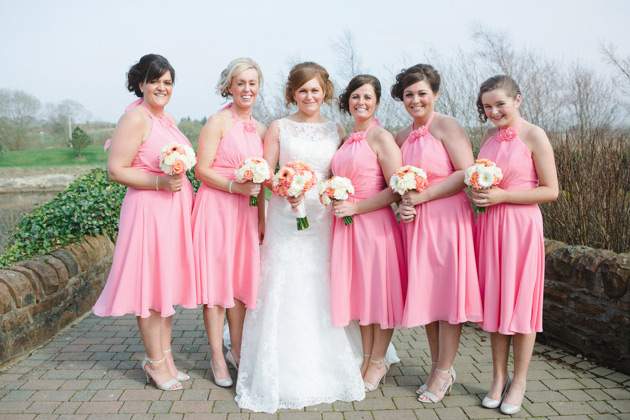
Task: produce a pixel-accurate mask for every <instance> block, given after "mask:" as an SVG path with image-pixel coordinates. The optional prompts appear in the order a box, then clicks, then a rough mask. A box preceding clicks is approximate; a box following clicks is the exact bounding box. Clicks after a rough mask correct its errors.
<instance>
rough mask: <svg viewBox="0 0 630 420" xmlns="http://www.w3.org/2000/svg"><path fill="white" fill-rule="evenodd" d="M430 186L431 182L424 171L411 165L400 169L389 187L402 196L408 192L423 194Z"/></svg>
mask: <svg viewBox="0 0 630 420" xmlns="http://www.w3.org/2000/svg"><path fill="white" fill-rule="evenodd" d="M428 186H429V181H428V180H427V174H426V173H425V172H424V170H422V169H421V168H416V167H415V166H411V165H407V166H403V167H402V168H400V169H398V170H397V171H396V172H395V173H394V175H392V177H391V178H390V179H389V187H390V188H391V189H392V191H394V192H395V193H398V194H400V195H403V194H404V193H406V192H408V191H418V192H422V191H424V190H425V189H426V188H427V187H428Z"/></svg>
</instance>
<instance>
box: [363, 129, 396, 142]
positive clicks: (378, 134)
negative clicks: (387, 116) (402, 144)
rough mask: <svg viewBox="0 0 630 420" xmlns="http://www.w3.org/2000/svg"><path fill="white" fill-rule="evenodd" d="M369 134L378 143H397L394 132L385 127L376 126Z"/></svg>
mask: <svg viewBox="0 0 630 420" xmlns="http://www.w3.org/2000/svg"><path fill="white" fill-rule="evenodd" d="M369 134H370V135H371V137H372V139H373V141H374V142H375V143H376V144H379V145H384V146H386V145H391V144H394V143H396V140H394V136H392V133H390V132H389V131H387V130H385V129H384V128H383V127H374V128H373V129H372V130H371V132H370V133H369Z"/></svg>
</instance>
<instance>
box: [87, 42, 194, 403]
mask: <svg viewBox="0 0 630 420" xmlns="http://www.w3.org/2000/svg"><path fill="white" fill-rule="evenodd" d="M127 77H128V85H127V87H128V89H129V91H131V92H134V93H135V94H136V96H138V97H140V98H141V99H139V100H138V101H136V102H134V103H133V104H131V105H130V106H128V107H127V109H126V113H125V114H124V115H123V116H122V117H121V118H120V120H119V121H118V125H117V126H116V131H115V132H114V135H113V137H112V140H111V150H110V152H109V158H108V162H107V170H108V173H109V178H110V179H111V180H112V181H115V182H117V183H119V184H122V185H125V186H127V187H128V188H127V194H126V195H125V199H124V200H123V204H122V208H121V210H120V228H119V232H118V239H117V241H116V250H115V251H114V261H113V262H112V268H111V271H110V273H109V278H108V279H107V284H106V285H105V288H104V289H103V293H102V294H101V296H100V297H99V299H98V301H97V302H96V304H95V305H94V313H95V314H96V315H98V316H121V315H124V314H129V313H131V314H134V315H136V319H137V321H138V328H139V329H140V335H141V336H142V341H143V342H144V347H145V349H146V352H147V357H146V358H145V359H144V361H143V362H142V368H143V369H144V371H145V374H146V375H147V376H146V378H147V382H148V381H149V377H151V379H153V381H154V382H155V384H156V385H157V387H158V388H160V389H163V390H165V391H170V390H178V389H182V385H181V383H180V381H185V380H187V379H189V377H188V375H186V374H184V373H182V372H178V371H177V369H176V368H175V363H174V361H173V356H172V353H171V330H172V316H173V314H174V313H175V310H174V309H173V306H174V305H182V306H185V307H187V308H195V307H196V306H197V302H196V298H195V281H194V274H195V273H194V260H193V250H192V230H191V227H190V224H191V220H190V216H191V212H192V206H193V197H194V193H193V190H192V186H191V185H190V182H188V179H187V178H186V177H185V176H184V175H165V174H164V172H162V171H161V170H160V167H159V160H158V156H159V153H160V150H161V149H162V147H163V146H164V145H166V144H167V143H169V142H172V141H175V142H177V143H180V144H184V145H186V146H190V147H192V146H191V144H190V142H189V141H188V139H187V138H186V137H185V136H184V135H183V134H182V133H181V132H180V131H179V130H178V129H177V125H176V124H175V120H174V119H173V117H172V116H171V115H169V114H167V113H166V112H164V107H165V106H166V104H167V103H168V102H169V100H170V98H171V92H172V89H173V82H174V81H175V71H174V70H173V67H171V65H170V64H169V62H168V61H167V60H166V58H164V57H162V56H159V55H155V54H148V55H145V56H144V57H142V58H141V59H140V61H139V62H138V63H137V64H135V65H134V66H132V67H131V68H130V69H129V73H128V74H127Z"/></svg>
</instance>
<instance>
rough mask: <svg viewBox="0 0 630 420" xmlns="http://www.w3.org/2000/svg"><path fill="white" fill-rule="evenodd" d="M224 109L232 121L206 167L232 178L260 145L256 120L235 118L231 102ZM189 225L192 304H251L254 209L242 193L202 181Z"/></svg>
mask: <svg viewBox="0 0 630 420" xmlns="http://www.w3.org/2000/svg"><path fill="white" fill-rule="evenodd" d="M226 108H228V109H229V110H230V112H231V113H232V116H233V117H234V121H235V124H234V126H232V128H231V129H230V130H229V131H228V132H227V134H226V135H225V136H224V137H223V138H222V139H221V142H220V143H219V148H218V149H217V152H216V155H215V158H214V162H213V163H212V169H214V170H215V171H216V172H217V173H219V174H220V175H222V176H224V177H226V178H229V179H231V180H233V179H235V176H234V171H235V169H236V168H237V167H238V165H239V164H240V163H241V162H242V161H244V160H245V159H247V158H250V157H259V158H262V155H263V146H262V140H261V139H260V135H259V134H258V130H257V127H256V123H255V122H254V121H252V120H249V121H242V120H240V119H239V117H238V115H236V112H234V110H233V109H232V104H230V105H228V106H227V107H226ZM224 109H225V108H224ZM264 204H265V203H260V205H261V206H262V205H264ZM192 226H193V227H192V229H193V244H194V259H195V272H196V281H197V299H198V301H197V303H198V304H200V305H201V304H203V305H207V306H209V307H213V306H215V305H218V306H221V307H224V308H232V307H233V306H234V305H235V302H234V299H238V300H240V301H241V302H243V303H244V304H245V307H247V308H254V307H255V306H256V298H257V296H258V277H259V275H260V251H259V244H258V207H252V206H250V205H249V197H248V196H244V195H241V194H231V193H229V192H228V191H221V190H217V189H215V188H212V187H211V186H209V185H206V184H202V185H201V187H200V188H199V190H198V191H197V198H196V199H195V207H194V209H193V216H192Z"/></svg>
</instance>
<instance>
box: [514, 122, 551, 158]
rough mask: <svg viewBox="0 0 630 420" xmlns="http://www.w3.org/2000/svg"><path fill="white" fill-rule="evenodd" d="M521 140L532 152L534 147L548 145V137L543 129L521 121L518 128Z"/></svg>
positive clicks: (538, 147) (549, 144)
mask: <svg viewBox="0 0 630 420" xmlns="http://www.w3.org/2000/svg"><path fill="white" fill-rule="evenodd" d="M519 136H520V138H521V141H522V142H523V143H525V145H526V146H527V147H528V148H529V149H530V150H531V151H532V152H533V151H535V150H536V149H540V148H546V147H550V146H551V143H550V142H549V137H547V133H545V130H543V129H542V128H540V127H538V126H537V125H534V124H531V123H528V122H523V124H522V125H521V127H520V129H519Z"/></svg>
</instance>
